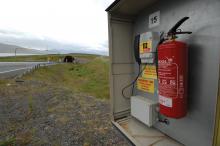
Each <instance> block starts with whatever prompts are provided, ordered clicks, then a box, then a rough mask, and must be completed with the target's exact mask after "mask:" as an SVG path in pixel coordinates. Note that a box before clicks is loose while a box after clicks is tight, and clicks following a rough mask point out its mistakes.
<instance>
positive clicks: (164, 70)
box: [158, 17, 192, 118]
mask: <svg viewBox="0 0 220 146" xmlns="http://www.w3.org/2000/svg"><path fill="white" fill-rule="evenodd" d="M187 19H189V17H184V18H182V19H181V20H180V21H179V22H177V24H176V25H175V26H174V27H173V28H172V29H170V31H169V32H168V34H167V37H166V39H165V38H163V39H161V42H160V44H159V46H158V90H159V103H160V113H161V114H162V115H165V116H167V117H171V118H182V117H184V116H186V114H187V77H188V47H187V44H186V43H185V42H181V41H176V40H175V39H176V38H177V37H176V35H178V34H191V33H192V32H182V31H181V30H180V29H178V27H179V26H180V25H181V24H182V23H183V22H184V21H186V20H187ZM177 30H179V31H177Z"/></svg>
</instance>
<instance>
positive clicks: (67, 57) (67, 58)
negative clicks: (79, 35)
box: [63, 56, 75, 63]
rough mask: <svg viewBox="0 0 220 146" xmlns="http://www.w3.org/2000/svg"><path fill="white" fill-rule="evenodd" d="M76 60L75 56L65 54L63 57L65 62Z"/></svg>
mask: <svg viewBox="0 0 220 146" xmlns="http://www.w3.org/2000/svg"><path fill="white" fill-rule="evenodd" d="M74 61H75V58H74V57H73V56H65V57H64V59H63V62H70V63H72V62H74Z"/></svg>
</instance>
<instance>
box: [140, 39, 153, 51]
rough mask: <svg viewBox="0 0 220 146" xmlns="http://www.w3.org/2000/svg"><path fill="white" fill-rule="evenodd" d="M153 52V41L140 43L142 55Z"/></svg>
mask: <svg viewBox="0 0 220 146" xmlns="http://www.w3.org/2000/svg"><path fill="white" fill-rule="evenodd" d="M151 51H152V41H151V40H148V41H146V42H141V43H140V46H139V52H140V54H143V53H149V52H151Z"/></svg>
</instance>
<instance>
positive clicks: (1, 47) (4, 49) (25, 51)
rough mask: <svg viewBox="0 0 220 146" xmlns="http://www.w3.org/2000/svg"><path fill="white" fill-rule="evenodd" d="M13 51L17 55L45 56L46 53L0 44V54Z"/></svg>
mask: <svg viewBox="0 0 220 146" xmlns="http://www.w3.org/2000/svg"><path fill="white" fill-rule="evenodd" d="M16 48H17V49H16ZM15 49H16V52H17V54H46V51H39V50H35V49H27V48H23V47H20V46H16V45H8V44H3V43H0V53H15Z"/></svg>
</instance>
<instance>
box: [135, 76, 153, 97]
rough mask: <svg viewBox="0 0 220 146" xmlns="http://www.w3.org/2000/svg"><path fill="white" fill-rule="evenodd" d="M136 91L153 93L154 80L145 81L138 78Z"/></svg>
mask: <svg viewBox="0 0 220 146" xmlns="http://www.w3.org/2000/svg"><path fill="white" fill-rule="evenodd" d="M137 89H139V90H141V91H144V92H149V93H154V80H153V79H145V78H141V77H140V78H138V80H137Z"/></svg>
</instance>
